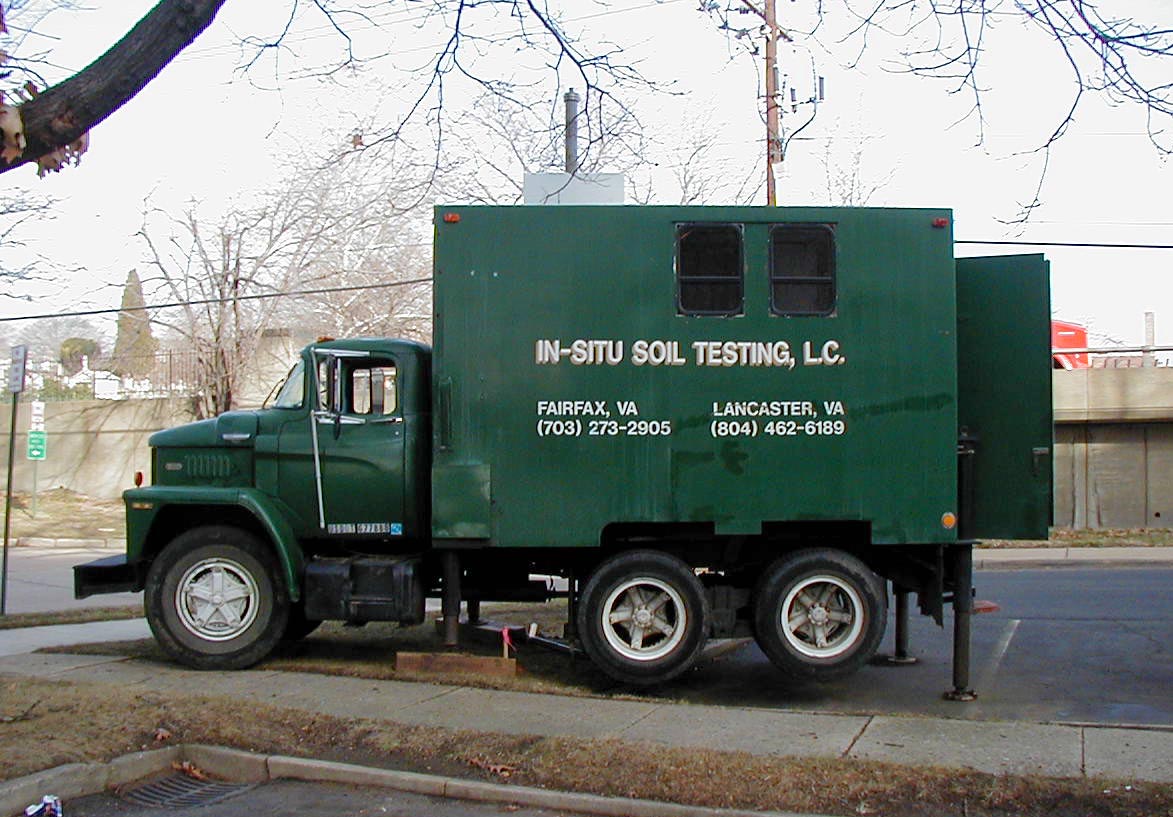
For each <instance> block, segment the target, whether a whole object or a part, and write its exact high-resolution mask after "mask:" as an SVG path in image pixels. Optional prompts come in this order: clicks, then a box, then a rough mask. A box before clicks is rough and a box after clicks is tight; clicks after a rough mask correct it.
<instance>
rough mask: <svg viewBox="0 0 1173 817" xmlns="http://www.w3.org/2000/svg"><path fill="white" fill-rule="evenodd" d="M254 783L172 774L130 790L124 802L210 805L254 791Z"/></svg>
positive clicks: (147, 804)
mask: <svg viewBox="0 0 1173 817" xmlns="http://www.w3.org/2000/svg"><path fill="white" fill-rule="evenodd" d="M255 787H256V784H255V783H220V782H217V781H215V780H196V779H195V778H194V777H188V776H187V775H172V776H170V777H164V778H161V779H159V780H152V781H151V782H150V783H147V784H145V785H142V786H137V787H135V788H133V789H128V790H126V791H124V792H123V793H122V799H123V800H126V801H128V802H130V803H134V804H135V805H138V806H152V807H162V808H184V807H187V806H210V805H212V804H213V803H219V802H220V801H221V800H227V799H228V798H229V797H235V796H236V795H238V794H243V793H244V792H246V791H248V790H249V789H252V788H255Z"/></svg>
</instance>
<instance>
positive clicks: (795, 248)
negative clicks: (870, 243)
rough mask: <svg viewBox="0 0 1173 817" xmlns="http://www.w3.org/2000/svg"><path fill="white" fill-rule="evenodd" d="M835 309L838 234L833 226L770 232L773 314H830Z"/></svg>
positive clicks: (787, 226)
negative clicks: (836, 242)
mask: <svg viewBox="0 0 1173 817" xmlns="http://www.w3.org/2000/svg"><path fill="white" fill-rule="evenodd" d="M834 310H835V231H834V229H833V228H832V227H831V225H829V224H779V225H777V226H775V227H774V228H772V229H771V230H770V311H771V312H773V314H775V315H829V314H831V313H832V312H833V311H834Z"/></svg>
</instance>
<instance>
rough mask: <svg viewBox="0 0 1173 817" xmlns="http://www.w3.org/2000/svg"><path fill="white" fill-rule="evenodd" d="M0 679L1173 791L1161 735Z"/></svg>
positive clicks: (116, 678)
mask: <svg viewBox="0 0 1173 817" xmlns="http://www.w3.org/2000/svg"><path fill="white" fill-rule="evenodd" d="M0 677H25V678H45V679H52V680H63V681H84V682H89V683H108V684H112V685H116V686H119V687H122V688H127V687H131V688H134V689H138V690H142V691H144V692H146V691H153V692H159V693H164V694H168V693H170V694H179V695H182V694H189V693H191V692H192V691H193V690H198V691H199V692H200V694H203V695H220V696H226V697H231V698H233V699H235V700H250V701H256V702H258V703H264V704H270V705H275V706H282V707H289V708H293V709H299V710H304V711H306V712H313V713H323V714H327V715H332V716H336V717H342V718H374V719H379V720H387V721H392V722H395V723H400V724H407V725H427V726H438V727H443V728H447V729H453V730H460V729H472V730H477V731H482V732H498V733H506V734H518V735H540V736H565V737H576V738H603V739H614V740H617V741H633V742H647V743H653V744H663V745H668V746H675V747H685V748H688V747H697V748H702V747H703V748H708V749H715V750H720V751H740V752H748V753H750V754H754V755H763V756H778V757H783V756H785V757H809V758H825V759H836V758H858V759H865V760H879V761H886V762H890V763H899V764H904V765H913V766H919V765H931V766H944V767H948V768H961V769H975V770H978V771H982V772H989V773H992V774H1038V775H1046V776H1052V777H1067V778H1080V777H1095V776H1106V777H1111V778H1116V779H1122V780H1128V781H1151V782H1163V783H1173V764H1170V763H1169V758H1171V757H1173V730H1163V729H1131V728H1122V727H1116V726H1098V725H1086V724H1053V723H1052V724H1047V723H1024V722H990V721H963V720H953V719H945V718H925V717H894V716H887V715H838V714H821V713H802V712H793V711H785V710H772V709H752V708H742V707H714V706H701V705H690V704H676V703H665V702H657V701H629V700H613V699H607V698H574V697H566V696H561V695H548V694H536V693H527V692H509V691H500V690H486V689H472V688H468V687H460V686H451V685H447V684H429V683H412V682H404V681H378V680H367V679H356V678H346V677H339V676H324V675H315V674H309V673H293V672H275V671H265V670H248V671H241V672H231V673H215V672H196V671H192V670H186V669H182V668H179V667H176V666H171V665H162V664H158V663H153V662H145V661H138V660H134V659H125V658H114V657H103V656H76V655H48V654H46V655H41V654H31V655H29V654H25V655H19V656H6V657H2V658H0Z"/></svg>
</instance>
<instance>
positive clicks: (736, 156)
mask: <svg viewBox="0 0 1173 817" xmlns="http://www.w3.org/2000/svg"><path fill="white" fill-rule="evenodd" d="M671 130H672V133H674V134H675V135H676V136H677V139H675V140H673V141H671V142H667V143H662V144H657V146H656V150H655V151H654V154H653V155H655V156H656V157H657V159H656V164H657V165H658V166H659V167H660V168H662V169H663V170H666V171H667V173H668V175H669V176H670V178H671V180H672V186H673V188H674V189H673V193H674V195H672V196H669V197H665V196H662V195H652V196H650V197H649V199H648V203H651V202H653V201H656V200H669V201H674V202H675V203H677V204H749V203H751V201H752V199H753V198H754V196H755V194H756V192H757V191H758V190H760V189H761V183H762V177H761V167H760V163H759V162H758V161H757V157H756V156H746V155H745V151H741V150H738V151H736V152H735V153H732V154H731V153H730V152H729V151H727V150H723V149H722V147H723V146H722V144H721V129H720V128H719V127H718V126H717V125H716V124H715V123H714V122H713V121H712V119H711V118H710V117H709V116H708V115H707V114H704V113H690V114H689V115H687V116H685V118H684V120H683V121H682V122H681V124H680V126H679V127H676V128H673V129H671Z"/></svg>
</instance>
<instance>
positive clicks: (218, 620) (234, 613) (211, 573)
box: [175, 558, 260, 641]
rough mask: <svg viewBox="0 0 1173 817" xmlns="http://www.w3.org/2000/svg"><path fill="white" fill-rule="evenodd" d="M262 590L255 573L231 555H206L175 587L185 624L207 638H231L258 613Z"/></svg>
mask: <svg viewBox="0 0 1173 817" xmlns="http://www.w3.org/2000/svg"><path fill="white" fill-rule="evenodd" d="M259 602H260V590H259V589H258V588H257V583H256V581H255V580H254V579H253V577H252V574H251V573H250V572H249V571H248V570H246V569H245V568H244V567H243V566H241V565H240V564H239V563H237V562H234V561H232V560H230V559H219V558H217V559H204V560H203V561H200V562H196V563H195V564H194V565H192V566H191V567H189V568H188V569H187V570H186V571H185V572H184V574H183V576H182V577H180V579H179V584H178V586H177V587H176V589H175V609H176V611H177V612H178V613H179V620H180V621H181V622H182V623H183V626H184V627H185V628H186V629H187V630H188V632H190V633H192V634H193V635H195V636H198V637H199V638H202V639H204V640H206V641H230V640H231V639H233V638H236V637H237V636H239V635H240V634H241V633H243V632H244V631H245V630H247V629H248V628H249V627H250V626H252V623H253V622H254V621H255V620H256V617H257V608H258V606H259Z"/></svg>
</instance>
